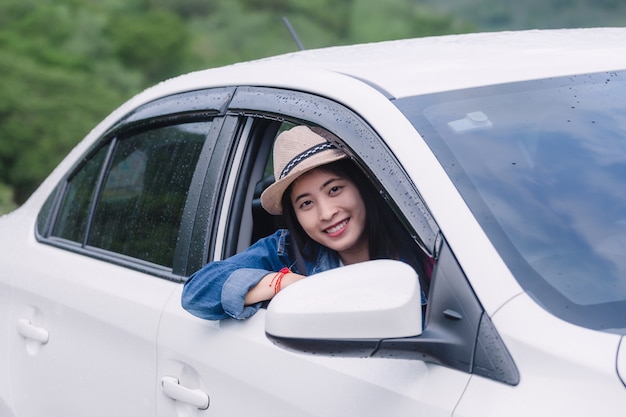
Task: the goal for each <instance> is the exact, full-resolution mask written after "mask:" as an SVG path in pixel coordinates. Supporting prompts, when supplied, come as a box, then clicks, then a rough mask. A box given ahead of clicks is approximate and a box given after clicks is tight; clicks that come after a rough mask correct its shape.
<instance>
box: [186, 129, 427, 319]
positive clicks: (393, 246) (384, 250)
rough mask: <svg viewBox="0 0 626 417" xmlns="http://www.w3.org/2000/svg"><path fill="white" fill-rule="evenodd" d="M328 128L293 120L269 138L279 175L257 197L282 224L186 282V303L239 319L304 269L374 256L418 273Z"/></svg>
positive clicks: (394, 226) (197, 310) (208, 314)
mask: <svg viewBox="0 0 626 417" xmlns="http://www.w3.org/2000/svg"><path fill="white" fill-rule="evenodd" d="M335 143H338V138H336V137H335V136H334V135H332V134H331V133H329V132H327V131H325V130H323V129H321V128H317V127H307V126H296V127H294V128H292V129H290V130H288V131H285V132H283V133H281V134H280V135H279V136H278V138H277V139H276V142H275V144H274V175H275V178H276V179H277V180H276V181H275V182H274V183H273V184H271V185H270V186H269V187H268V188H267V189H266V190H265V191H264V192H263V194H262V195H261V203H262V205H263V207H264V208H265V210H267V212H269V213H270V214H273V215H283V216H284V218H285V221H286V224H287V229H281V230H278V231H277V232H275V233H274V234H272V235H270V236H268V237H266V238H263V239H260V240H259V241H258V242H256V243H255V244H254V245H252V246H251V247H250V248H249V249H247V250H245V251H244V252H242V253H240V254H237V255H234V256H232V257H231V258H228V259H226V260H223V261H217V262H213V263H209V264H208V265H206V266H205V267H204V268H202V269H201V270H200V271H198V272H196V273H195V274H194V275H192V276H191V278H190V279H189V280H188V281H187V282H186V284H185V289H184V291H183V295H182V304H183V307H184V308H185V309H187V310H188V311H189V312H191V313H192V314H194V315H197V316H199V317H202V318H205V319H210V320H216V319H223V318H228V317H233V318H236V319H244V318H247V317H250V316H251V315H253V314H254V313H255V312H256V311H257V310H258V309H259V308H260V307H261V306H262V305H263V302H265V301H268V300H270V299H271V298H273V297H274V295H276V294H277V293H278V292H279V291H280V290H281V289H284V288H285V287H287V286H289V285H291V284H293V283H295V282H297V281H299V280H301V279H304V278H306V277H307V276H309V275H313V274H316V273H318V272H322V271H326V270H329V269H333V268H336V267H338V266H342V265H350V264H355V263H359V262H363V261H368V260H371V259H397V260H403V261H405V262H407V263H409V264H411V265H412V266H413V267H414V268H415V269H416V270H417V271H418V272H421V267H420V266H419V262H417V261H416V260H413V257H412V255H411V254H410V253H409V252H407V253H404V251H403V245H401V244H400V243H399V242H401V240H402V239H401V237H400V236H402V235H403V231H402V229H401V227H400V225H399V223H398V222H397V221H396V219H395V216H393V215H390V213H387V210H388V208H387V207H386V205H385V204H384V202H383V201H382V199H381V198H380V196H379V195H378V193H376V191H375V190H374V189H373V188H372V187H371V184H369V181H368V180H367V179H366V178H364V176H363V174H362V173H361V172H360V171H359V169H358V168H357V167H356V165H354V163H353V162H352V161H351V160H349V159H348V155H347V154H345V153H344V152H342V151H341V150H340V149H339V148H338V147H337V146H336V145H335Z"/></svg>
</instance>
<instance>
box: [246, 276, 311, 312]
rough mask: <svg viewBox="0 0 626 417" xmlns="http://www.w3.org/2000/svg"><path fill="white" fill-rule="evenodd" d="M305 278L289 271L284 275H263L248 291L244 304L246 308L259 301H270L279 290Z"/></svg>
mask: <svg viewBox="0 0 626 417" xmlns="http://www.w3.org/2000/svg"><path fill="white" fill-rule="evenodd" d="M302 278H305V276H304V275H300V274H295V273H293V272H291V271H289V272H286V273H281V272H272V273H270V274H267V275H265V276H264V277H263V278H262V279H261V281H259V283H258V284H257V285H255V286H254V287H252V288H251V289H250V291H248V293H247V294H246V297H245V302H244V304H245V305H246V306H248V305H252V304H256V303H258V302H261V301H267V300H271V299H272V298H273V297H274V295H276V294H277V293H278V292H279V291H280V290H281V289H284V288H285V287H287V286H289V285H291V284H293V283H294V282H296V281H299V280H301V279H302Z"/></svg>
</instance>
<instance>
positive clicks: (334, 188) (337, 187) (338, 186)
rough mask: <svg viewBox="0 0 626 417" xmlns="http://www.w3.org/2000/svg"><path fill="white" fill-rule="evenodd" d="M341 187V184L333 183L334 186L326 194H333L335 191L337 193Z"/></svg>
mask: <svg viewBox="0 0 626 417" xmlns="http://www.w3.org/2000/svg"><path fill="white" fill-rule="evenodd" d="M342 188H343V186H341V185H335V186H334V187H332V188H331V189H330V190H329V191H328V194H330V195H335V194H337V193H339V192H340V191H341V189H342Z"/></svg>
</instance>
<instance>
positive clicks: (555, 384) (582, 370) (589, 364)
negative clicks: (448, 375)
mask: <svg viewBox="0 0 626 417" xmlns="http://www.w3.org/2000/svg"><path fill="white" fill-rule="evenodd" d="M492 320H493V322H494V324H495V325H496V327H497V328H498V331H499V333H500V336H501V337H502V339H503V340H504V342H505V343H506V345H507V348H508V349H509V350H510V352H511V355H512V356H513V358H514V360H515V362H516V364H517V366H518V367H519V369H520V370H521V378H520V383H519V384H518V385H517V386H515V387H510V386H506V385H504V384H495V383H493V381H490V380H487V379H484V378H480V377H472V380H471V381H470V383H469V384H468V387H467V391H466V392H465V394H464V395H463V398H462V400H461V402H460V403H459V406H458V408H457V409H456V411H455V414H454V415H455V416H459V417H463V416H473V415H476V410H478V409H480V410H481V413H482V414H481V415H483V416H494V417H495V416H502V415H507V416H529V415H563V416H571V415H590V414H591V415H599V416H608V415H620V414H621V413H622V412H623V410H624V399H625V398H626V392H625V387H624V385H622V384H621V383H620V382H621V381H619V377H618V376H617V374H616V372H615V367H616V360H617V348H618V346H619V344H620V340H621V339H622V337H621V336H619V335H616V334H610V333H603V332H596V331H593V330H589V329H585V328H582V327H578V326H574V325H572V324H570V323H567V322H564V321H562V320H559V319H558V318H556V317H554V316H552V315H550V314H548V313H547V312H546V311H545V310H543V309H542V308H541V307H539V306H538V305H537V304H536V303H535V302H534V301H533V300H532V299H531V298H530V297H528V296H527V295H525V294H523V295H520V296H518V297H516V298H515V299H513V300H512V301H511V302H509V303H508V304H507V305H506V306H504V307H503V308H502V309H500V310H499V311H498V312H497V313H496V315H495V316H494V317H492ZM538 323H541V325H540V326H539V325H537V324H538ZM485 398H489V401H488V402H487V401H485Z"/></svg>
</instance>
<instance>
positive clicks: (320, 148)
mask: <svg viewBox="0 0 626 417" xmlns="http://www.w3.org/2000/svg"><path fill="white" fill-rule="evenodd" d="M328 149H337V147H336V146H335V145H333V144H332V143H330V142H325V143H320V144H319V145H315V146H313V147H312V148H309V149H307V150H306V151H304V152H302V153H300V154H298V155H296V156H295V157H294V158H293V159H292V160H291V161H289V163H288V164H287V165H285V168H283V170H282V172H281V173H280V179H283V178H285V177H286V176H287V175H288V174H289V173H290V172H291V170H293V169H294V168H295V167H296V165H298V164H299V163H300V162H302V161H304V160H305V159H307V158H310V157H311V156H313V155H316V154H318V153H320V152H323V151H326V150H328Z"/></svg>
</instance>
